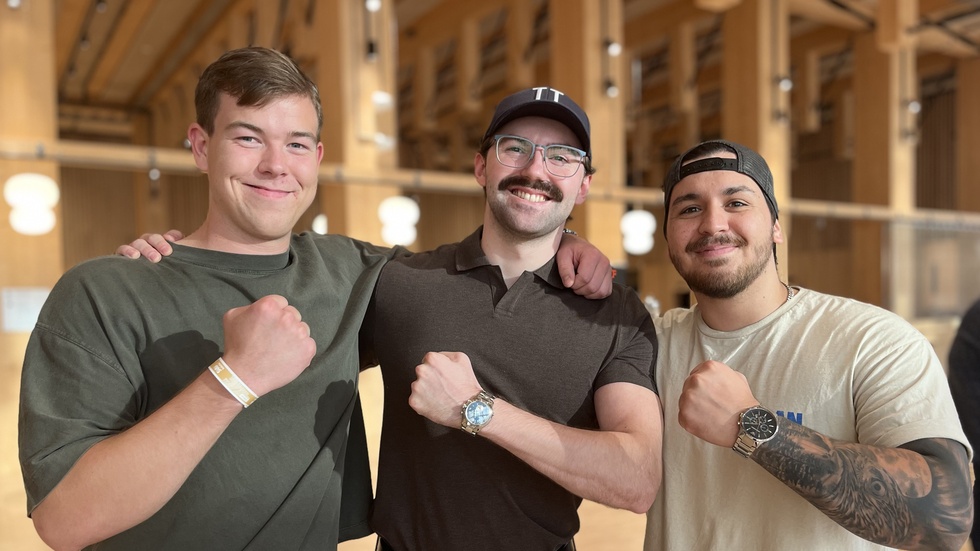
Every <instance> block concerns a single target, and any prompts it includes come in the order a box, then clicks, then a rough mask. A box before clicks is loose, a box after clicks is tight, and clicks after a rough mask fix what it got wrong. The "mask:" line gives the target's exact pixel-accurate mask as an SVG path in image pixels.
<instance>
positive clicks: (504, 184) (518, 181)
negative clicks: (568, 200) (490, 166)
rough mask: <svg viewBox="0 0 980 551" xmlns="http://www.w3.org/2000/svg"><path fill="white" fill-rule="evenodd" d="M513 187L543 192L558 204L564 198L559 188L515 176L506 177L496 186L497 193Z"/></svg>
mask: <svg viewBox="0 0 980 551" xmlns="http://www.w3.org/2000/svg"><path fill="white" fill-rule="evenodd" d="M514 187H523V188H528V189H533V190H535V191H543V192H544V193H545V194H546V195H547V196H548V197H550V198H552V199H554V200H555V201H558V202H561V201H562V200H563V199H564V198H565V194H564V193H562V191H561V188H559V187H558V186H556V185H553V184H552V183H551V182H546V181H544V180H531V179H530V178H526V177H524V176H517V175H515V176H508V177H506V178H504V179H503V180H501V181H500V183H499V184H497V189H498V190H499V191H507V190H509V189H510V188H514Z"/></svg>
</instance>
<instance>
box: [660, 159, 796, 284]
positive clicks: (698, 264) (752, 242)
mask: <svg viewBox="0 0 980 551" xmlns="http://www.w3.org/2000/svg"><path fill="white" fill-rule="evenodd" d="M717 156H719V157H730V158H734V154H727V153H722V154H718V155H717ZM692 160H697V159H692ZM782 241H783V235H782V230H781V229H780V227H779V222H778V221H775V222H774V221H773V219H772V215H771V214H770V212H769V207H768V206H767V204H766V199H765V196H764V195H763V194H762V190H761V189H760V188H759V186H758V184H756V183H755V181H753V180H752V179H751V178H749V177H748V176H745V175H743V174H739V173H737V172H732V171H729V170H716V171H711V172H700V173H697V174H692V175H690V176H687V177H686V178H684V179H683V180H681V181H680V182H678V183H677V185H676V187H674V188H673V191H672V193H671V197H670V215H669V219H668V223H667V249H668V252H669V254H670V260H671V262H673V264H674V267H675V268H676V269H677V272H678V273H679V274H680V275H681V277H683V278H684V280H685V281H686V282H687V284H688V286H689V287H690V288H691V290H692V291H694V292H695V293H698V294H702V295H704V296H708V297H712V298H731V297H733V296H735V295H737V294H739V293H741V292H742V291H744V290H745V289H746V288H748V287H749V286H750V285H751V284H752V283H754V282H755V281H756V280H758V278H759V276H760V275H762V273H763V272H765V271H766V270H767V269H772V271H773V272H775V261H774V260H773V259H772V246H773V243H782Z"/></svg>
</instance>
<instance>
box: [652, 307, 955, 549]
mask: <svg viewBox="0 0 980 551" xmlns="http://www.w3.org/2000/svg"><path fill="white" fill-rule="evenodd" d="M655 321H656V326H657V334H658V337H659V342H660V344H659V347H660V353H659V354H660V355H659V358H658V364H657V365H658V367H657V371H656V373H657V387H658V388H659V390H660V397H661V400H662V402H663V407H664V422H665V428H664V443H663V445H664V481H663V486H662V487H661V489H660V493H659V495H658V497H657V501H656V502H655V503H654V505H653V507H652V508H651V509H650V511H649V513H648V514H647V517H648V522H647V533H646V542H645V545H644V550H645V551H659V550H671V551H676V550H681V549H683V550H693V549H696V550H711V549H716V550H733V549H737V550H749V549H751V550H753V551H766V550H773V551H776V550H786V549H807V550H820V549H826V550H834V551H840V550H852V549H853V550H858V549H860V550H864V549H869V550H870V549H887V548H885V547H882V546H879V545H875V544H872V543H870V542H868V541H866V540H863V539H861V538H858V537H857V536H854V535H852V534H851V533H850V532H848V531H847V530H845V529H844V528H842V527H840V526H839V525H838V524H837V523H835V522H834V521H832V520H830V519H829V518H827V517H826V516H824V515H823V514H822V513H821V512H820V511H818V510H817V509H816V508H815V507H813V506H812V505H810V504H809V503H808V502H807V501H806V500H804V499H803V498H801V497H799V496H798V495H797V494H796V493H794V492H793V491H792V490H791V489H789V488H788V487H786V486H785V485H783V484H782V483H781V482H780V481H779V480H777V479H776V478H775V477H773V476H772V475H770V474H769V473H768V472H766V471H765V470H764V469H763V468H762V467H760V466H759V465H757V464H755V463H754V462H752V461H751V460H746V459H743V458H742V457H741V456H739V455H738V454H736V453H735V452H734V451H732V450H731V449H728V448H723V447H719V446H715V445H713V444H708V443H706V442H704V441H702V440H700V439H698V438H696V437H694V436H693V435H691V434H690V433H688V432H687V431H685V430H684V429H683V428H681V426H680V425H679V424H678V422H677V401H678V398H679V396H680V392H681V388H682V387H683V384H684V380H685V379H686V377H687V375H688V373H690V371H691V370H692V369H693V368H694V367H695V366H697V365H698V364H699V363H701V362H703V361H705V360H717V361H721V362H724V363H725V364H727V365H728V366H730V367H732V368H733V369H735V370H737V371H739V372H741V373H743V374H744V375H745V376H746V378H747V379H748V381H749V385H750V386H751V388H752V392H753V394H754V395H755V397H756V398H757V399H758V400H759V401H760V402H761V403H762V405H764V406H765V407H767V408H769V409H771V410H772V411H774V412H776V413H777V414H778V415H781V416H784V417H786V418H789V419H791V420H793V421H796V422H798V423H800V424H802V425H804V426H807V427H809V428H811V429H814V430H816V431H818V432H820V433H822V434H825V435H827V436H830V437H832V438H835V439H839V440H846V441H850V442H861V443H864V444H872V445H876V446H885V447H895V446H898V445H901V444H905V443H907V442H910V441H912V440H916V439H920V438H950V439H953V440H956V441H959V442H962V443H963V445H964V446H967V448H968V449H969V444H968V443H967V440H966V437H965V436H964V434H963V431H962V429H961V427H960V422H959V419H958V417H957V415H956V410H955V408H954V406H953V402H952V399H951V398H950V393H949V386H948V384H947V381H946V376H945V374H944V372H943V368H942V365H941V363H940V361H939V359H938V357H937V356H936V354H935V351H934V350H933V348H932V346H931V344H930V343H929V342H928V341H927V340H926V339H925V337H924V336H923V335H922V334H921V333H919V332H918V331H917V330H916V329H915V328H913V327H912V326H911V325H909V324H908V323H907V322H905V321H904V320H902V319H901V318H900V317H898V316H896V315H895V314H892V313H891V312H888V311H886V310H883V309H881V308H878V307H875V306H871V305H868V304H864V303H860V302H857V301H854V300H851V299H846V298H841V297H835V296H831V295H825V294H822V293H818V292H816V291H811V290H805V289H804V290H800V292H799V293H797V295H796V297H794V298H793V299H791V300H790V301H788V302H787V303H786V304H784V305H783V306H781V307H780V308H778V309H777V310H776V311H775V312H773V313H772V314H770V315H769V316H767V317H766V318H764V319H762V320H761V321H759V322H757V323H755V324H753V325H750V326H748V327H745V328H743V329H740V330H738V331H731V332H721V331H715V330H712V329H711V328H709V327H708V326H707V325H705V323H704V322H703V321H702V319H701V315H700V312H699V310H698V308H697V306H695V307H693V308H692V309H675V310H671V311H669V312H667V313H666V314H665V315H664V317H663V318H660V319H657V320H655ZM971 454H972V451H971ZM855 499H860V496H855Z"/></svg>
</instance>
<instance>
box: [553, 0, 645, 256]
mask: <svg viewBox="0 0 980 551" xmlns="http://www.w3.org/2000/svg"><path fill="white" fill-rule="evenodd" d="M548 7H549V9H550V15H551V44H550V48H551V82H550V85H551V86H553V87H555V88H557V89H559V90H561V91H562V92H565V93H566V94H568V95H569V96H571V97H572V98H573V99H575V101H576V102H577V103H578V104H579V105H580V106H581V107H582V108H583V109H585V112H586V113H588V115H589V122H590V123H591V126H592V158H593V162H594V164H595V166H596V167H597V168H598V172H597V173H596V174H595V175H594V176H593V177H592V189H591V193H590V197H589V199H588V200H587V201H586V202H585V203H584V204H582V205H579V206H578V207H576V208H575V211H573V213H572V218H573V222H572V223H571V227H572V228H575V229H576V231H579V232H581V233H583V235H584V236H585V237H586V239H588V240H589V241H590V242H591V243H592V244H594V245H595V246H596V247H598V248H599V249H600V250H602V252H604V253H605V254H606V255H607V256H608V257H609V259H610V260H611V261H612V263H613V265H617V266H624V265H625V264H626V261H627V257H626V252H625V251H624V250H623V239H622V235H621V233H620V230H619V220H620V218H622V215H623V212H624V205H623V204H622V202H620V201H616V200H609V199H605V198H603V195H604V193H608V192H611V191H613V190H616V189H619V188H621V187H623V186H624V183H625V181H626V170H625V166H626V149H625V136H624V132H623V127H624V118H625V115H624V113H625V108H624V105H623V99H622V98H623V97H624V94H619V95H617V96H616V97H610V96H609V95H608V94H607V89H606V84H607V80H608V81H609V82H611V83H612V84H614V85H616V86H618V87H619V88H620V89H622V88H624V87H626V86H627V82H626V78H625V76H626V75H625V71H623V70H622V65H621V63H620V62H619V60H618V58H614V57H610V56H609V55H608V53H607V51H606V48H605V45H604V42H605V41H606V40H607V39H608V40H612V41H616V42H619V43H620V44H622V41H623V17H622V0H601V1H595V0H549V4H548Z"/></svg>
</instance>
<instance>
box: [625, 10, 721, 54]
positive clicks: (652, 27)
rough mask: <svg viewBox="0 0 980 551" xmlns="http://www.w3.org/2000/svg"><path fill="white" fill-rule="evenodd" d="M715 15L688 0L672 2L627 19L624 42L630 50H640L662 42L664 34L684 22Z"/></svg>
mask: <svg viewBox="0 0 980 551" xmlns="http://www.w3.org/2000/svg"><path fill="white" fill-rule="evenodd" d="M715 16H716V14H714V13H712V12H709V11H705V10H702V9H699V8H697V7H696V6H695V5H694V4H692V3H690V2H687V1H682V2H672V3H670V4H667V5H665V6H663V7H662V8H659V9H656V10H653V11H649V12H647V13H645V14H643V15H637V16H636V17H634V18H633V19H631V20H629V21H627V22H626V23H625V24H624V26H623V27H624V32H623V36H624V40H623V42H624V45H625V46H626V47H627V48H629V49H630V50H632V51H634V52H640V51H643V50H644V49H645V48H647V47H649V45H650V44H652V43H654V42H662V41H663V38H664V36H666V35H667V34H668V33H669V32H670V31H671V30H672V29H675V28H677V27H679V26H680V25H681V24H683V23H688V22H692V23H693V22H695V21H697V20H700V19H705V18H708V17H715Z"/></svg>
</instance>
